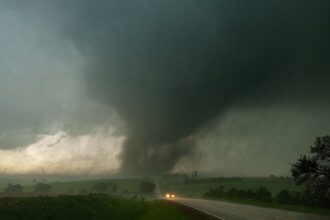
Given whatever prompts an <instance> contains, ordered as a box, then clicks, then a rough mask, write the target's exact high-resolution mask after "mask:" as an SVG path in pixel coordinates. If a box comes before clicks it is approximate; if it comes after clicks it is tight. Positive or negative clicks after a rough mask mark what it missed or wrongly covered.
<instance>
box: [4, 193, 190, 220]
mask: <svg viewBox="0 0 330 220" xmlns="http://www.w3.org/2000/svg"><path fill="white" fill-rule="evenodd" d="M0 204H1V205H0V219H6V220H20V219H25V220H32V219H33V220H44V219H47V220H58V219H63V220H66V219H68V220H75V219H77V220H78V219H79V220H84V219H86V220H87V219H88V220H90V219H93V220H98V219H100V220H101V219H102V220H103V219H116V220H133V219H134V220H153V219H158V220H167V219H176V220H186V219H188V218H187V217H186V216H185V215H184V214H181V213H180V212H179V211H177V210H176V209H175V208H173V207H171V206H170V205H168V204H166V203H164V202H162V201H152V202H144V201H141V200H136V199H135V200H133V199H127V198H126V199H125V198H120V197H113V196H109V195H105V194H89V195H61V196H57V197H28V198H0Z"/></svg>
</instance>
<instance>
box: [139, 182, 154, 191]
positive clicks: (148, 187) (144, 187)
mask: <svg viewBox="0 0 330 220" xmlns="http://www.w3.org/2000/svg"><path fill="white" fill-rule="evenodd" d="M155 188H156V185H155V184H154V183H152V182H149V181H144V182H142V183H141V184H140V192H141V193H153V192H154V190H155Z"/></svg>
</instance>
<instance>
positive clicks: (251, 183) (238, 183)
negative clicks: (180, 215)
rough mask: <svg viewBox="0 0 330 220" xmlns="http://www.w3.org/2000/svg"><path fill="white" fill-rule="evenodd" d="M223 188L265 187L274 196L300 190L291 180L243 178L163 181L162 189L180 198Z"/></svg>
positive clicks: (196, 195) (199, 195)
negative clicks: (184, 181)
mask: <svg viewBox="0 0 330 220" xmlns="http://www.w3.org/2000/svg"><path fill="white" fill-rule="evenodd" d="M219 186H223V187H224V188H225V189H229V188H231V187H236V188H237V189H245V190H246V189H251V188H255V187H259V186H265V187H266V188H267V189H268V190H269V191H271V192H272V194H273V196H274V195H276V194H277V193H278V192H279V191H281V190H282V189H288V190H299V187H298V186H296V185H295V183H294V181H293V179H291V178H252V177H251V178H241V180H224V181H221V180H220V181H217V182H204V183H186V184H185V183H180V182H174V181H169V180H166V179H162V180H161V181H160V187H161V190H162V191H163V192H166V191H171V192H174V193H176V194H177V195H179V196H189V197H201V196H203V195H204V194H205V193H206V192H207V191H208V190H209V189H214V188H217V187H219Z"/></svg>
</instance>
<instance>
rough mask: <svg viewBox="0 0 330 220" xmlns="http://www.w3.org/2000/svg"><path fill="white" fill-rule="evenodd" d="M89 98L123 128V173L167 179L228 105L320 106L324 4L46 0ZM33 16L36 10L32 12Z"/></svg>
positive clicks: (329, 35) (325, 60) (328, 34)
mask: <svg viewBox="0 0 330 220" xmlns="http://www.w3.org/2000/svg"><path fill="white" fill-rule="evenodd" d="M49 5H50V7H48V6H47V7H45V9H44V11H42V10H40V9H37V11H38V13H40V14H42V15H43V18H44V19H45V18H47V17H48V18H49V19H50V20H54V19H55V20H56V19H57V18H54V14H53V15H52V16H49V15H48V14H49V13H48V12H49V11H52V12H54V11H55V12H56V13H55V14H57V16H58V17H61V18H62V17H63V20H64V21H63V22H61V25H60V26H61V29H62V34H63V36H64V37H65V38H67V39H70V40H73V41H74V42H75V44H76V45H77V47H78V48H79V50H80V51H81V53H82V54H83V56H84V57H85V59H86V62H87V65H88V67H87V71H86V74H85V76H86V85H87V91H88V93H89V95H90V96H91V97H93V98H94V99H96V100H98V101H100V102H102V103H104V104H107V105H109V106H112V107H114V108H115V109H116V110H117V111H118V113H119V114H120V116H121V117H122V118H123V120H125V122H126V125H127V129H128V131H127V132H128V140H127V142H126V146H125V152H124V154H123V166H122V171H123V172H128V173H142V172H146V173H153V172H159V171H162V172H164V171H168V170H170V169H171V168H172V167H173V165H174V164H175V163H176V162H177V160H178V159H179V158H180V157H181V156H183V155H185V154H187V153H189V152H191V150H192V149H193V145H194V143H193V142H191V139H190V136H191V135H192V134H193V133H194V132H196V131H197V130H198V129H199V128H201V127H202V126H204V125H205V124H207V123H208V122H210V121H211V120H213V119H214V118H216V117H218V116H219V115H221V113H223V112H224V111H226V110H228V109H230V108H231V106H232V105H234V104H235V105H236V106H237V105H239V106H240V108H242V109H243V108H255V107H258V106H265V105H272V104H273V103H274V102H281V99H282V97H285V101H286V102H292V104H296V105H299V106H300V105H304V103H310V102H317V103H318V104H319V103H325V104H326V105H328V101H329V95H328V94H329V92H330V89H329V86H328V85H327V82H328V81H329V80H330V76H329V75H330V74H329V70H330V67H329V65H330V64H329V58H330V56H329V51H330V45H329V39H330V30H329V27H330V22H329V15H330V13H329V10H330V3H329V1H325V0H324V1H321V0H318V1H313V2H312V1H300V0H299V1H298V0H296V1H284V0H283V1H257V0H254V1H243V0H241V1H218V0H207V1H200V0H198V1H197V0H189V1H188V0H181V1H174V0H161V1H152V0H138V1H133V0H130V1H128V0H121V1H105V0H104V1H102V0H99V1H87V0H72V1H50V4H49ZM31 10H32V11H33V10H35V8H33V7H32V9H31Z"/></svg>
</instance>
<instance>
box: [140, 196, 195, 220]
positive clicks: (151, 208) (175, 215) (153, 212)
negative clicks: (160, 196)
mask: <svg viewBox="0 0 330 220" xmlns="http://www.w3.org/2000/svg"><path fill="white" fill-rule="evenodd" d="M169 219H173V220H188V219H189V218H188V217H187V216H185V215H184V214H182V213H179V212H178V211H177V210H176V209H175V208H174V207H173V206H171V205H169V204H168V203H165V202H163V201H159V200H156V201H153V202H148V203H147V211H146V213H145V215H143V216H142V217H141V218H139V219H138V220H169Z"/></svg>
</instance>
